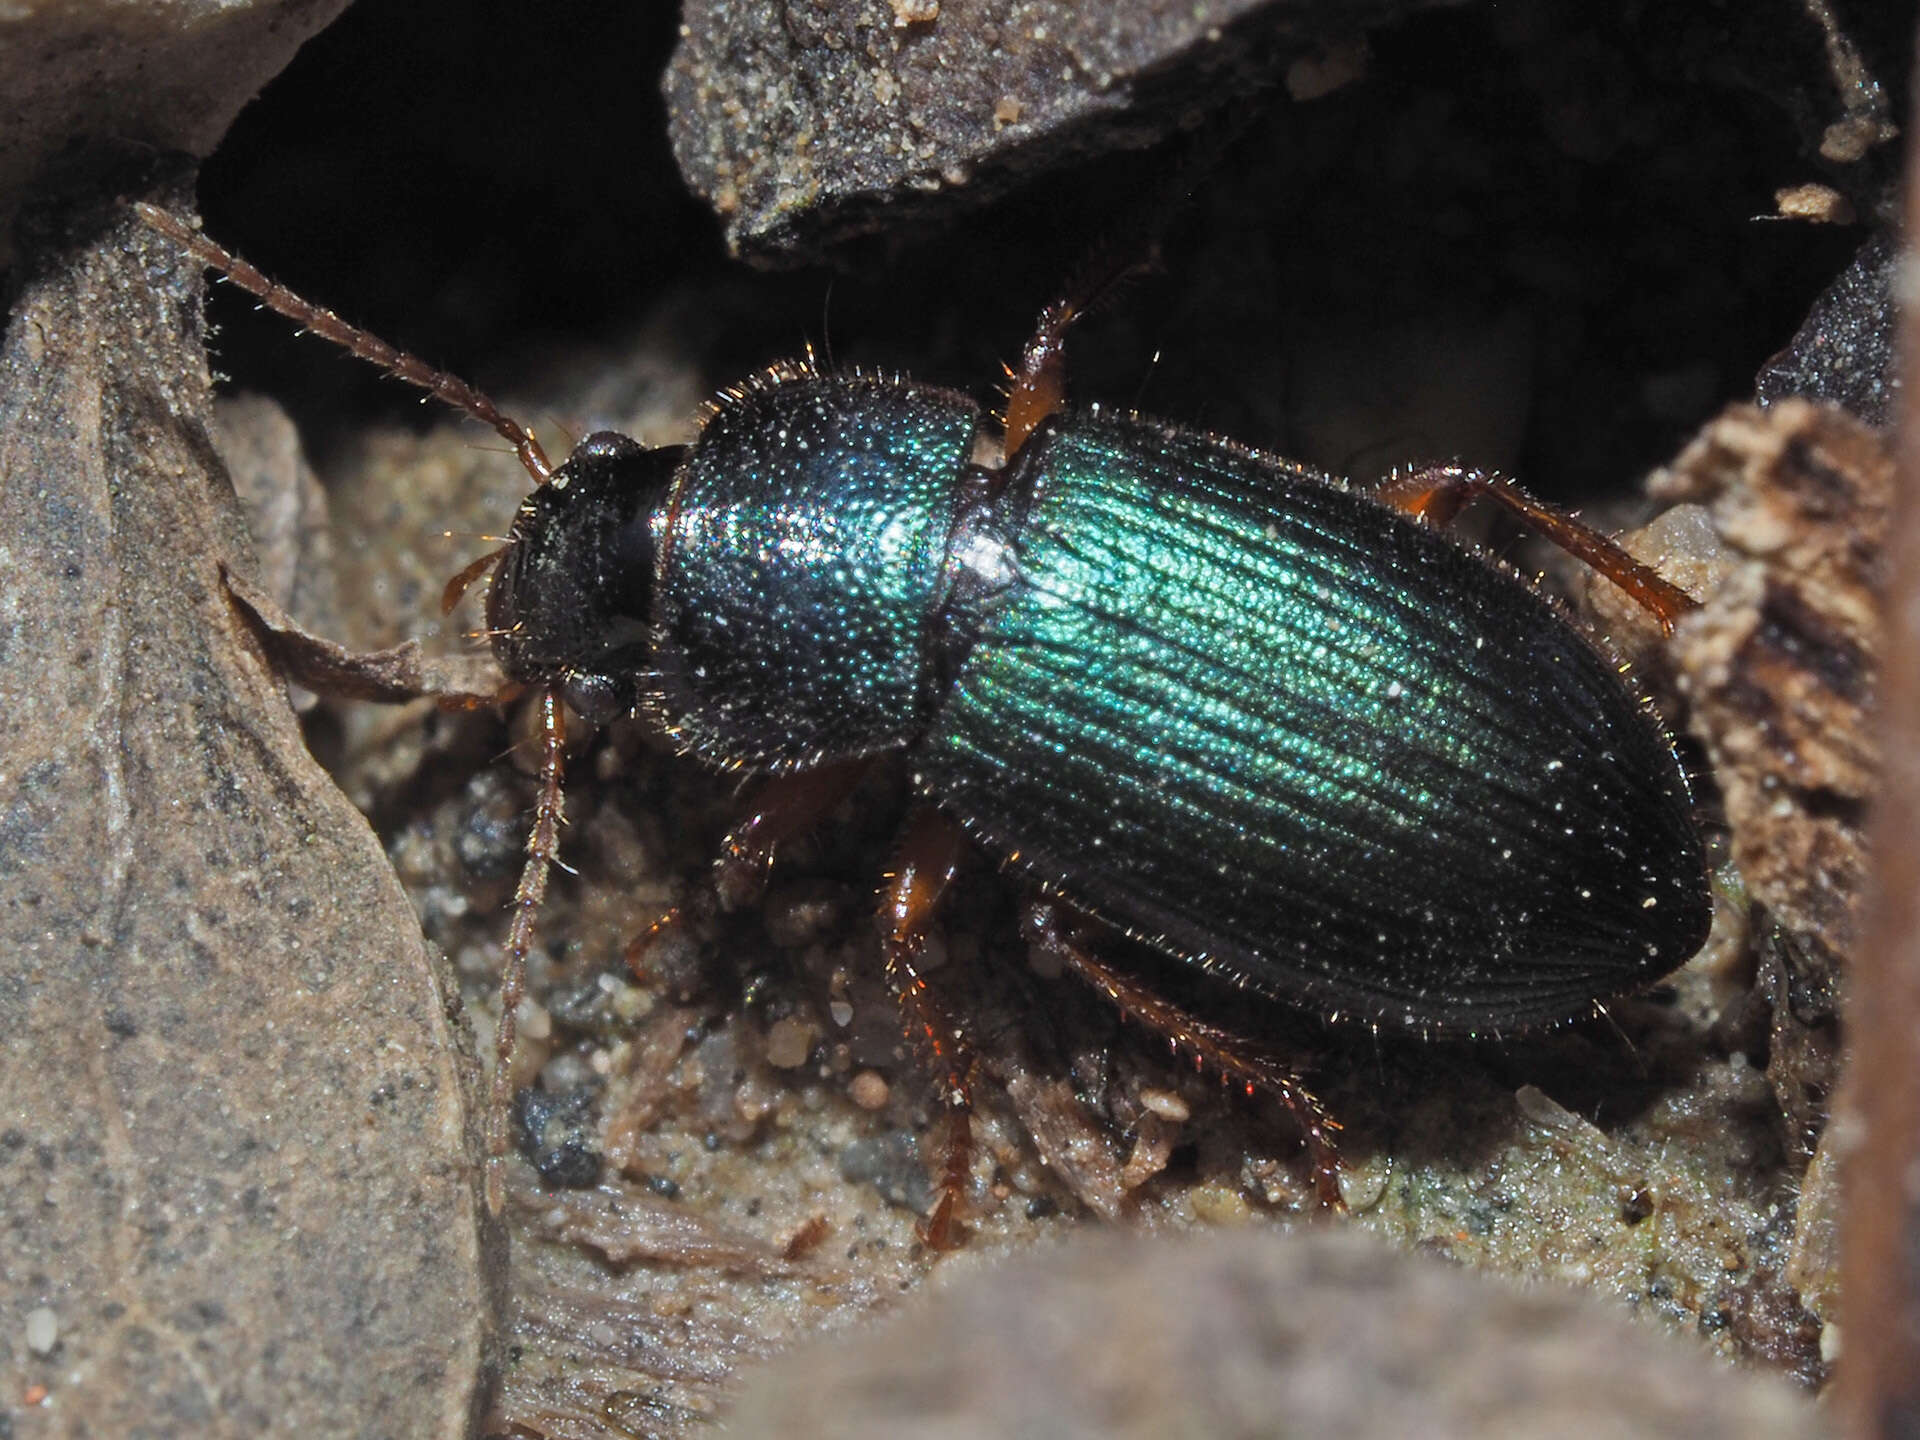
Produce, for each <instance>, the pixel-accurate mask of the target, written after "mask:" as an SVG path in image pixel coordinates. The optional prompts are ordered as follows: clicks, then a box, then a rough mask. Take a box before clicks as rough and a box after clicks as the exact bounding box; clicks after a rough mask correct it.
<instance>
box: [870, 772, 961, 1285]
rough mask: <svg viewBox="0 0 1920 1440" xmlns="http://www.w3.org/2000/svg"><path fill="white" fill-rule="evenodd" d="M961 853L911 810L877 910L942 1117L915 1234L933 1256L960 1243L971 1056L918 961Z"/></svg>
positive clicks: (948, 825)
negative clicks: (924, 1212) (933, 1190)
mask: <svg viewBox="0 0 1920 1440" xmlns="http://www.w3.org/2000/svg"><path fill="white" fill-rule="evenodd" d="M966 849H967V837H966V834H965V832H964V831H962V830H961V829H960V827H959V826H958V825H955V824H954V823H953V822H952V821H951V820H948V819H947V818H946V817H945V816H943V815H941V814H940V813H939V812H938V811H936V810H932V809H926V808H923V809H920V810H917V811H915V812H914V814H913V815H912V816H911V817H910V818H909V819H908V821H907V829H906V833H905V834H904V835H903V836H902V837H901V841H900V845H899V847H898V849H897V850H896V852H895V857H896V858H895V861H894V866H893V870H892V871H891V873H890V874H889V875H888V877H887V888H886V898H885V901H884V903H883V904H882V906H881V911H880V924H881V931H882V941H883V943H884V945H885V947H886V961H887V984H888V986H889V987H891V989H892V990H893V993H894V996H895V998H896V999H897V1000H898V1001H899V1002H900V1011H901V1017H902V1019H903V1020H904V1021H905V1024H906V1030H907V1034H908V1036H909V1037H910V1038H911V1039H912V1040H913V1041H914V1042H915V1044H916V1045H917V1047H918V1048H919V1049H920V1050H921V1051H922V1052H923V1053H924V1054H925V1057H926V1059H927V1061H928V1062H929V1063H930V1064H931V1066H932V1069H933V1078H934V1083H935V1084H936V1086H937V1087H938V1089H939V1094H940V1098H941V1100H942V1101H943V1102H944V1105H945V1109H946V1112H947V1113H946V1119H947V1135H946V1151H945V1154H944V1155H943V1156H942V1157H941V1162H940V1180H939V1198H938V1199H937V1200H936V1201H935V1202H934V1207H933V1211H932V1213H931V1214H929V1215H928V1216H927V1219H926V1222H925V1223H924V1224H923V1225H922V1226H921V1230H920V1233H921V1237H922V1238H923V1239H924V1240H925V1241H926V1243H927V1245H928V1246H929V1247H930V1248H932V1249H935V1250H948V1249H951V1248H953V1247H954V1246H955V1245H957V1244H958V1243H959V1241H960V1235H959V1229H958V1221H957V1220H956V1217H955V1211H956V1209H957V1207H958V1205H959V1202H960V1197H961V1196H962V1195H963V1194H964V1193H965V1192H966V1188H967V1181H968V1179H969V1177H970V1176H971V1175H972V1173H973V1063H974V1057H973V1050H972V1048H971V1047H970V1046H969V1045H968V1044H967V1042H966V1037H965V1035H964V1034H963V1032H962V1031H961V1028H960V1026H959V1024H958V1023H957V1022H956V1021H955V1019H954V1017H953V1015H952V1013H951V1012H950V1011H949V1010H948V1008H947V1005H946V1003H945V1002H944V1001H943V1000H942V999H941V998H940V997H939V995H937V994H936V993H935V992H934V991H933V990H932V989H931V988H930V987H929V986H928V985H927V979H926V975H925V973H924V971H922V969H921V968H920V957H921V954H922V953H923V952H924V951H925V949H926V945H927V930H928V928H929V927H930V926H931V925H932V923H933V917H934V916H935V914H937V913H938V911H939V907H940V901H941V899H942V898H943V897H944V896H945V895H946V892H947V889H948V887H949V886H951V885H952V883H953V877H954V876H955V875H956V874H957V873H958V872H959V869H960V861H961V858H962V856H964V855H965V854H966Z"/></svg>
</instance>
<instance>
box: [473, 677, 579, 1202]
mask: <svg viewBox="0 0 1920 1440" xmlns="http://www.w3.org/2000/svg"><path fill="white" fill-rule="evenodd" d="M534 703H535V704H536V705H538V706H539V707H540V798H539V800H538V801H536V802H535V804H534V809H533V829H532V830H531V831H530V832H529V833H528V835H527V863H526V865H525V866H524V867H523V868H522V869H521V871H520V885H519V888H518V889H517V890H515V891H514V894H513V925H512V926H511V928H509V930H508V931H507V960H506V965H505V967H504V968H503V969H502V970H501V972H500V1029H499V1032H498V1034H497V1035H496V1036H495V1041H494V1060H493V1092H492V1094H491V1095H490V1096H489V1098H488V1102H487V1209H488V1210H489V1211H490V1212H491V1213H493V1214H495V1215H498V1214H499V1213H500V1204H501V1201H502V1199H503V1197H504V1194H505V1185H506V1177H505V1160H506V1155H507V1112H508V1111H509V1110H510V1109H511V1108H512V1106H513V1048H514V1040H515V1034H516V1032H515V1015H514V1012H515V1011H516V1010H518V1009H519V1008H520V1000H521V997H522V996H523V995H524V994H525V993H526V988H527V953H528V952H529V951H530V950H532V949H533V927H534V920H535V919H536V917H537V916H538V915H539V913H540V902H541V901H543V900H544V899H546V896H547V873H548V871H549V870H550V869H551V868H552V866H553V863H554V861H555V860H557V859H558V858H559V854H560V827H561V826H562V825H564V824H566V814H565V811H564V810H563V809H562V804H561V786H560V781H561V777H562V775H563V774H564V772H565V769H566V758H567V721H566V716H567V712H566V709H565V708H564V707H563V706H562V705H561V703H560V697H559V696H558V695H557V694H555V693H554V691H553V690H551V689H544V690H541V691H539V692H538V693H537V694H536V695H535V696H534Z"/></svg>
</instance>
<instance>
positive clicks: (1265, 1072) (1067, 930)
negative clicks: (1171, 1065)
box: [1021, 900, 1343, 1210]
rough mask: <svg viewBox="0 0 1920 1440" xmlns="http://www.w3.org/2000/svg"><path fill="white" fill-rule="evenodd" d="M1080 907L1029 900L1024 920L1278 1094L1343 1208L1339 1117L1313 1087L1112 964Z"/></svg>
mask: <svg viewBox="0 0 1920 1440" xmlns="http://www.w3.org/2000/svg"><path fill="white" fill-rule="evenodd" d="M1071 914H1072V912H1070V911H1068V910H1066V909H1065V908H1064V907H1063V906H1061V905H1060V904H1059V903H1058V902H1056V901H1051V900H1034V901H1031V902H1029V904H1028V905H1027V907H1026V909H1025V912H1024V914H1023V916H1022V920H1021V930H1022V932H1023V933H1024V934H1025V935H1026V937H1027V939H1028V941H1029V942H1030V943H1032V944H1034V945H1037V946H1039V947H1040V948H1041V949H1042V950H1044V951H1045V952H1046V953H1047V954H1048V955H1049V956H1051V957H1052V958H1054V959H1057V960H1058V961H1060V962H1061V963H1062V964H1063V965H1065V966H1066V967H1067V968H1068V969H1070V970H1072V971H1073V972H1074V973H1075V974H1076V975H1078V976H1079V977H1080V978H1081V979H1082V980H1085V981H1086V982H1087V983H1088V984H1089V985H1091V986H1093V987H1094V988H1095V989H1096V990H1098V991H1100V992H1101V993H1102V994H1103V995H1105V996H1106V997H1107V998H1108V999H1109V1000H1111V1001H1112V1002H1113V1003H1114V1005H1115V1007H1116V1008H1118V1009H1119V1010H1120V1011H1121V1013H1122V1014H1125V1015H1128V1016H1130V1017H1132V1018H1133V1019H1134V1020H1136V1021H1138V1022H1139V1023H1140V1024H1142V1025H1144V1026H1146V1028H1147V1029H1149V1030H1151V1031H1153V1032H1154V1033H1155V1034H1157V1035H1162V1036H1164V1037H1166V1039H1167V1040H1168V1041H1169V1042H1171V1043H1172V1044H1173V1045H1174V1046H1175V1047H1177V1048H1178V1049H1181V1050H1184V1051H1185V1052H1186V1053H1187V1054H1189V1055H1191V1056H1193V1057H1194V1058H1195V1059H1196V1060H1198V1061H1199V1062H1200V1063H1201V1064H1202V1065H1205V1066H1208V1067H1210V1068H1211V1069H1213V1070H1214V1071H1216V1072H1217V1073H1219V1074H1221V1075H1223V1076H1225V1077H1226V1078H1227V1079H1229V1080H1232V1081H1235V1082H1237V1083H1239V1084H1242V1085H1245V1086H1246V1087H1247V1088H1248V1090H1249V1092H1252V1091H1256V1090H1257V1091H1260V1092H1263V1093H1265V1094H1269V1095H1272V1096H1273V1097H1274V1098H1276V1099H1277V1100H1279V1101H1280V1103H1281V1104H1282V1105H1284V1106H1286V1108H1287V1112H1288V1113H1289V1114H1290V1115H1291V1116H1292V1117H1293V1120H1294V1123H1295V1124H1297V1125H1298V1126H1299V1127H1300V1131H1301V1134H1302V1136H1303V1137H1304V1139H1305V1141H1306V1148H1307V1161H1308V1166H1309V1168H1310V1169H1311V1171H1312V1174H1313V1189H1314V1195H1315V1198H1316V1199H1317V1200H1318V1201H1319V1202H1320V1205H1321V1208H1323V1209H1326V1210H1338V1209H1341V1208H1343V1205H1342V1202H1341V1199H1340V1152H1339V1149H1338V1147H1337V1146H1336V1145H1335V1143H1334V1138H1333V1137H1334V1132H1335V1131H1337V1130H1338V1129H1339V1128H1340V1125H1339V1122H1337V1121H1336V1120H1334V1118H1333V1117H1332V1116H1331V1115H1329V1114H1328V1113H1327V1109H1326V1106H1325V1105H1323V1104H1322V1103H1321V1101H1320V1097H1319V1096H1317V1095H1315V1094H1314V1093H1313V1092H1312V1091H1311V1090H1309V1089H1308V1088H1307V1087H1306V1084H1305V1082H1303V1081H1302V1080H1301V1078H1300V1076H1299V1075H1298V1074H1297V1073H1296V1072H1295V1071H1294V1070H1293V1068H1292V1067H1291V1066H1288V1065H1286V1064H1284V1063H1282V1062H1281V1061H1280V1060H1279V1059H1277V1058H1276V1057H1274V1056H1272V1055H1269V1054H1266V1053H1264V1052H1262V1051H1261V1050H1260V1049H1259V1048H1258V1047H1257V1046H1255V1045H1252V1044H1250V1043H1249V1042H1248V1041H1247V1040H1246V1039H1245V1037H1243V1036H1240V1035H1237V1034H1235V1033H1234V1032H1233V1031H1231V1030H1228V1029H1226V1028H1224V1027H1222V1026H1220V1025H1217V1024H1214V1023H1213V1022H1212V1021H1209V1020H1205V1019H1202V1018H1201V1017H1200V1016H1198V1015H1195V1014H1193V1013H1192V1012H1191V1011H1189V1010H1186V1009H1184V1008H1183V1007H1181V1006H1179V1005H1176V1004H1175V1003H1173V1002H1172V1001H1170V1000H1168V999H1167V998H1166V996H1164V995H1162V994H1160V993H1159V992H1158V991H1156V990H1155V989H1154V988H1153V987H1152V986H1151V985H1148V984H1146V983H1144V982H1142V981H1141V980H1140V979H1138V978H1137V977H1135V976H1132V975H1129V974H1128V973H1127V972H1126V971H1125V970H1123V969H1120V968H1119V967H1117V966H1114V965H1109V964H1108V963H1107V962H1106V961H1104V960H1102V959H1101V958H1100V957H1099V956H1098V955H1097V954H1095V953H1094V951H1093V950H1092V949H1090V948H1089V947H1088V946H1087V945H1085V944H1084V943H1082V941H1081V938H1080V937H1079V936H1078V935H1076V934H1075V933H1074V927H1073V924H1072V921H1071Z"/></svg>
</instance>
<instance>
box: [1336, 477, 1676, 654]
mask: <svg viewBox="0 0 1920 1440" xmlns="http://www.w3.org/2000/svg"><path fill="white" fill-rule="evenodd" d="M1374 496H1375V498H1376V499H1378V500H1379V501H1381V503H1383V504H1385V505H1390V506H1392V507H1393V508H1394V509H1396V510H1399V511H1402V512H1404V513H1405V514H1408V515H1412V516H1415V517H1417V518H1419V519H1423V520H1427V521H1430V522H1431V523H1432V524H1434V525H1439V526H1445V525H1449V524H1451V523H1452V521H1453V518H1454V517H1455V516H1456V515H1458V514H1459V513H1460V511H1461V510H1462V509H1464V508H1465V507H1466V506H1467V505H1468V504H1470V503H1471V502H1472V501H1474V500H1478V499H1481V498H1482V497H1485V498H1486V499H1489V500H1495V501H1498V502H1499V503H1500V504H1501V505H1503V506H1505V507H1506V508H1507V510H1508V511H1509V512H1511V513H1512V514H1513V515H1515V516H1517V517H1519V519H1520V521H1521V522H1522V523H1523V524H1525V525H1526V526H1527V527H1528V528H1529V529H1531V530H1533V531H1535V532H1536V533H1538V534H1540V535H1544V536H1545V537H1546V538H1547V539H1548V540H1550V541H1552V542H1553V543H1554V544H1555V545H1558V546H1559V547H1560V548H1561V549H1562V550H1565V551H1566V552H1567V553H1568V554H1569V555H1571V556H1573V557H1574V558H1575V559H1576V560H1579V561H1582V562H1583V563H1585V564H1586V565H1588V566H1590V567H1591V568H1593V569H1594V570H1597V571H1599V572H1600V573H1601V574H1602V575H1604V576H1606V577H1607V579H1609V580H1611V581H1612V582H1613V583H1614V584H1615V585H1618V586H1619V587H1620V588H1621V589H1622V590H1624V591H1626V592H1627V594H1628V595H1630V596H1631V597H1632V598H1633V599H1634V600H1636V601H1638V602H1639V604H1640V605H1641V606H1642V607H1643V608H1644V609H1645V610H1647V611H1648V612H1649V613H1650V614H1651V615H1652V616H1653V617H1654V619H1656V620H1657V621H1659V622H1660V630H1661V633H1662V634H1666V635H1671V634H1672V633H1673V627H1674V623H1675V622H1676V621H1677V620H1679V618H1680V617H1681V616H1682V615H1685V614H1687V613H1688V612H1689V611H1691V610H1693V609H1695V608H1697V606H1698V603H1699V602H1698V601H1696V600H1695V599H1694V598H1693V597H1692V596H1691V595H1689V594H1687V592H1686V591H1684V590H1682V589H1681V588H1680V587H1679V586H1677V585H1674V584H1672V583H1670V582H1669V581H1666V580H1663V579H1661V578H1660V576H1659V575H1658V574H1657V573H1655V571H1654V570H1653V568H1652V567H1651V566H1649V565H1643V564H1641V562H1640V561H1638V560H1636V559H1634V558H1633V556H1631V555H1629V554H1628V553H1627V552H1626V551H1625V550H1622V549H1621V548H1620V546H1619V545H1618V544H1616V543H1615V542H1614V541H1612V540H1611V539H1609V538H1608V537H1607V536H1605V535H1602V534H1601V533H1600V532H1599V531H1598V530H1595V529H1594V528H1593V527H1592V526H1591V525H1587V524H1584V523H1582V522H1581V521H1579V520H1577V519H1575V518H1574V517H1573V516H1571V515H1569V514H1567V513H1566V512H1565V511H1564V510H1559V509H1556V508H1555V507H1553V506H1551V505H1549V504H1547V503H1546V502H1545V501H1542V500H1536V499H1535V498H1534V497H1533V496H1531V495H1529V494H1528V493H1527V492H1526V491H1525V490H1522V489H1521V488H1520V487H1519V486H1518V485H1516V484H1514V483H1513V481H1511V480H1509V479H1508V478H1507V477H1506V476H1504V475H1502V474H1500V473H1499V472H1497V471H1493V470H1479V469H1474V468H1472V467H1469V466H1465V465H1422V466H1418V467H1416V468H1414V469H1411V470H1405V471H1399V472H1396V473H1395V474H1394V475H1392V476H1391V477H1389V479H1388V480H1387V482H1386V483H1385V484H1384V485H1382V486H1381V487H1380V488H1379V489H1378V490H1376V491H1375V492H1374Z"/></svg>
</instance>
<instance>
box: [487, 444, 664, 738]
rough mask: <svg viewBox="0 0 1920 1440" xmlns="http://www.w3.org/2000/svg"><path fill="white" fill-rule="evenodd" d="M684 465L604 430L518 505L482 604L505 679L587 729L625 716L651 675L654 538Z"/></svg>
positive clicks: (577, 449) (569, 457)
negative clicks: (575, 716)
mask: <svg viewBox="0 0 1920 1440" xmlns="http://www.w3.org/2000/svg"><path fill="white" fill-rule="evenodd" d="M683 454H684V452H683V451H681V450H680V449H678V448H673V447H669V448H666V449H659V450H649V449H647V448H646V447H645V446H642V445H640V444H638V443H637V442H635V441H633V440H629V439H628V438H627V437H626V436H624V435H617V434H614V433H613V432H611V431H602V432H600V433H598V434H594V435H589V436H588V437H587V438H586V439H585V440H583V441H581V442H580V444H579V445H577V446H576V447H574V451H573V453H572V454H571V455H569V456H568V457H567V461H566V463H565V464H564V465H562V466H561V467H560V468H559V469H557V470H555V471H554V472H553V475H552V478H550V479H549V480H548V481H547V483H546V484H544V485H542V486H540V487H539V488H537V489H535V490H534V491H533V492H532V493H531V494H530V495H528V496H527V498H526V499H525V500H524V501H523V502H522V503H521V506H520V510H519V513H518V514H517V515H515V516H514V519H513V530H512V533H511V534H510V536H509V537H508V542H507V548H506V551H505V553H504V554H503V555H502V556H501V558H500V565H499V568H498V569H497V570H495V571H494V576H493V585H492V588H491V590H490V591H489V592H488V595H487V627H488V630H489V631H490V633H491V635H492V637H493V649H494V654H495V656H496V657H497V658H498V659H499V661H500V664H501V668H503V669H504V670H505V671H506V672H507V674H508V676H509V677H511V678H512V679H514V680H517V681H520V682H521V683H523V684H527V685H534V686H552V687H554V688H556V689H558V690H559V692H560V694H561V696H562V698H564V699H565V700H566V702H567V703H568V704H569V705H571V706H572V707H573V708H574V709H575V710H576V711H578V712H579V713H580V714H581V715H584V716H585V717H586V718H587V719H589V720H593V721H597V722H605V721H607V720H612V719H617V718H619V717H620V716H622V715H625V714H627V713H629V712H630V711H632V709H633V708H634V706H635V704H636V703H637V700H638V692H639V683H640V678H641V676H642V674H643V673H644V672H646V671H647V670H648V669H649V668H650V667H651V664H652V654H651V652H652V643H651V623H650V622H651V614H650V612H651V608H652V597H653V584H654V561H655V556H656V549H655V529H656V527H657V525H658V524H659V523H660V521H661V512H662V510H663V507H664V501H665V499H666V493H667V487H668V486H669V485H670V484H671V482H672V480H673V474H674V471H675V469H676V468H677V467H678V465H679V463H680V460H681V458H682V455H683Z"/></svg>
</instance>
